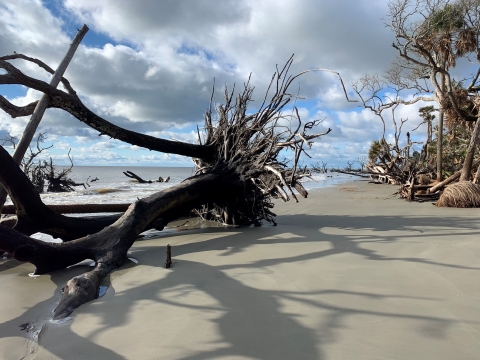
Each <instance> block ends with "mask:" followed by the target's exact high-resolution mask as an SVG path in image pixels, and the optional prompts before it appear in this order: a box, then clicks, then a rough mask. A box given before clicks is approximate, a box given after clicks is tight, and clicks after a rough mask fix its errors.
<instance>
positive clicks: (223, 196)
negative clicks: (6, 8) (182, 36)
mask: <svg viewBox="0 0 480 360" xmlns="http://www.w3.org/2000/svg"><path fill="white" fill-rule="evenodd" d="M292 63H293V56H292V57H291V58H290V59H289V60H288V61H287V64H286V65H285V66H284V68H283V69H281V70H280V71H277V73H275V74H274V76H273V77H272V80H271V84H270V87H269V91H270V90H271V92H273V94H272V95H270V93H267V95H266V96H265V98H264V102H263V103H262V104H261V105H260V108H259V109H258V111H257V113H254V114H249V113H248V111H247V107H248V104H249V103H250V102H251V101H252V91H253V88H252V87H250V85H249V82H247V83H246V84H244V88H243V91H242V92H240V93H239V94H238V96H235V94H234V92H233V91H232V92H230V93H229V92H228V90H227V89H225V104H224V105H220V106H218V107H217V108H216V109H215V110H216V111H217V115H218V117H217V118H218V120H216V121H214V120H212V107H213V95H212V98H211V104H210V109H209V110H207V113H206V115H205V127H204V137H203V140H202V138H201V137H200V136H199V143H200V145H192V144H187V143H182V142H178V141H169V140H162V139H157V138H154V137H151V136H146V135H143V134H138V133H134V132H131V131H127V130H124V129H122V128H119V127H117V126H115V125H112V124H110V123H108V122H106V121H105V120H104V119H102V118H100V117H98V116H97V115H95V114H94V113H93V112H91V111H90V110H89V109H88V108H86V107H85V106H84V105H83V104H82V102H81V101H80V100H79V98H78V97H77V96H76V94H75V93H74V91H73V89H71V88H70V90H68V91H69V93H65V92H63V91H60V90H57V89H55V88H52V87H51V86H49V85H48V84H46V83H44V82H42V81H39V80H36V79H33V78H30V77H28V76H25V75H24V74H22V73H21V72H19V71H18V70H17V69H16V68H15V67H13V66H12V65H11V64H9V63H7V62H5V61H2V60H1V59H0V68H3V69H5V70H6V71H7V73H6V74H3V75H0V84H1V83H3V84H7V83H11V84H22V85H25V86H28V87H31V88H33V89H37V90H39V91H43V92H44V93H46V94H48V95H50V96H51V106H54V107H59V108H62V109H64V110H66V111H68V112H69V113H71V114H73V115H74V116H75V117H77V118H78V119H79V120H81V121H83V122H85V123H86V124H87V125H89V126H91V127H93V128H95V129H97V130H99V131H101V133H102V134H108V135H110V136H111V137H113V138H116V139H120V140H124V141H126V142H128V143H130V144H132V145H139V146H142V147H146V148H149V149H152V150H158V151H163V152H167V153H174V154H179V155H185V156H191V157H192V160H193V161H194V163H195V165H196V167H197V171H196V175H195V176H193V177H191V178H188V179H186V180H185V181H183V182H182V183H181V184H179V185H176V186H173V187H170V188H168V189H165V190H163V191H160V192H158V193H156V194H154V195H151V196H149V197H147V198H145V199H142V200H139V201H137V202H135V203H134V204H132V205H131V206H130V207H129V208H128V210H127V211H126V212H125V213H124V214H123V215H122V216H121V217H120V218H118V217H117V219H118V220H116V219H115V220H116V221H115V222H114V223H113V221H114V220H112V219H111V218H106V217H104V218H101V219H100V220H98V219H93V220H92V219H81V218H80V219H78V218H67V217H64V216H62V215H59V214H56V213H54V212H53V211H52V210H51V209H48V207H47V206H45V205H44V204H43V203H42V202H41V199H40V196H39V194H38V193H37V192H36V191H35V189H34V188H33V185H32V184H31V183H30V182H29V181H28V179H27V178H26V176H25V174H23V172H22V171H21V170H20V169H19V167H18V166H17V165H16V164H15V162H14V161H13V160H12V158H11V157H10V156H9V155H8V153H7V152H6V151H5V150H4V149H3V148H1V147H0V165H1V167H2V171H1V172H0V182H1V183H3V184H4V186H5V187H6V189H7V190H8V192H9V194H10V196H11V198H12V200H13V202H14V205H15V208H16V214H17V217H18V222H17V224H16V225H15V228H14V229H13V230H12V229H9V228H6V227H3V226H0V250H3V251H8V252H10V253H12V254H13V256H14V257H15V258H16V259H18V260H21V261H29V262H31V263H32V264H34V265H35V266H36V268H37V269H36V273H37V274H44V273H47V272H51V271H55V270H60V269H63V268H65V267H66V266H69V265H72V264H75V263H77V262H79V261H82V260H84V259H93V260H94V261H95V264H96V267H95V269H94V270H92V271H90V272H88V273H86V274H83V275H81V276H77V277H75V278H74V279H72V280H70V281H69V282H68V283H67V285H66V286H65V290H64V293H63V297H62V300H61V302H60V304H59V305H58V307H57V309H56V310H55V315H54V318H56V319H60V318H63V317H65V316H68V315H69V314H70V313H71V311H72V310H73V309H74V308H76V307H78V306H79V305H81V304H83V303H85V302H87V301H90V300H92V299H94V298H95V296H96V294H97V289H98V285H99V283H100V281H101V279H102V278H103V277H104V276H106V275H107V274H108V273H109V272H111V271H112V270H114V269H116V268H117V267H119V266H121V264H122V263H123V262H124V260H125V258H126V254H127V251H128V249H129V248H130V247H131V246H132V244H133V242H134V241H135V239H136V238H137V236H138V234H140V233H141V232H142V231H144V230H146V229H148V228H151V227H153V228H155V229H158V230H161V229H163V227H164V226H165V225H166V224H168V222H170V221H171V220H173V219H177V218H179V217H182V216H184V215H185V214H188V213H190V212H191V211H192V210H194V211H196V212H197V213H198V214H199V215H200V216H202V217H209V218H211V219H213V220H216V221H220V222H224V223H227V224H234V225H242V224H255V225H260V224H261V222H262V221H263V220H265V221H268V222H270V223H273V224H275V216H276V215H275V214H274V213H273V212H272V211H271V209H272V208H273V203H272V201H271V199H272V197H281V198H283V199H284V200H288V199H289V198H290V196H291V197H292V198H293V199H295V200H297V197H296V195H295V193H294V191H293V189H296V190H297V191H298V192H299V193H300V194H301V195H302V196H305V197H306V196H307V192H306V191H305V189H304V188H303V187H302V185H301V184H300V182H298V180H299V179H300V178H301V177H302V176H303V175H302V174H299V173H298V172H297V165H298V161H299V158H300V155H301V154H302V153H305V149H304V146H305V147H311V146H312V143H313V140H314V139H316V138H318V137H320V136H323V135H326V134H328V133H329V132H330V131H331V129H328V130H327V131H324V132H321V133H314V134H309V132H310V130H311V129H313V128H315V127H316V126H317V125H318V124H319V123H320V120H314V121H309V122H306V123H302V121H301V119H300V116H299V114H298V111H297V109H296V108H294V109H295V114H296V115H292V116H291V120H292V123H295V121H297V123H298V125H297V126H296V128H293V127H292V128H291V129H289V128H285V127H283V126H282V127H281V131H279V128H278V126H277V122H278V121H279V120H280V119H284V118H285V115H284V112H283V108H284V106H285V105H286V104H287V103H288V102H289V101H290V99H291V98H292V95H290V94H289V92H287V89H288V87H289V86H290V85H291V83H292V82H293V81H294V80H295V79H296V78H297V77H298V76H299V75H301V74H302V73H300V74H298V75H297V76H287V73H288V69H289V67H290V66H291V64H292ZM212 94H213V93H212ZM267 96H270V100H269V101H267ZM5 101H6V100H5ZM5 101H1V99H0V107H1V108H3V109H6V111H7V110H8V111H11V110H12V107H11V106H10V105H9V103H8V101H7V104H6V105H5ZM23 109H25V108H23ZM23 109H20V111H24V110H23ZM18 111H19V110H18V108H17V109H15V108H13V112H12V113H10V114H11V115H12V114H13V115H15V114H16V113H17V112H18ZM13 115H12V116H13ZM302 125H303V126H302ZM202 142H203V144H202ZM285 150H287V151H288V150H290V151H291V154H294V156H293V161H292V162H291V165H292V166H291V167H289V165H288V161H287V160H279V159H278V158H279V154H282V156H283V154H284V153H285ZM282 151H283V152H282ZM281 152H282V153H281ZM297 201H298V200H297ZM16 230H19V231H21V232H23V234H20V233H19V232H17V231H16ZM36 231H41V232H45V233H50V234H56V235H57V236H58V235H60V236H61V237H62V238H63V239H64V240H65V239H68V240H71V241H69V242H66V243H62V244H52V243H44V242H41V241H37V240H35V239H32V238H29V237H28V236H25V235H24V234H27V235H28V234H31V233H32V232H36ZM88 234H90V235H88ZM54 236H55V235H54ZM73 239H74V240H73Z"/></svg>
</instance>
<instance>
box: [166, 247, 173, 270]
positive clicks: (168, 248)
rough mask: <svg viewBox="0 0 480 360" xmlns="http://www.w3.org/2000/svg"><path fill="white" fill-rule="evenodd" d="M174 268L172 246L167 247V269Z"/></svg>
mask: <svg viewBox="0 0 480 360" xmlns="http://www.w3.org/2000/svg"><path fill="white" fill-rule="evenodd" d="M170 266H172V247H171V246H170V244H168V245H167V260H166V261H165V267H166V268H167V269H168V268H169V267H170Z"/></svg>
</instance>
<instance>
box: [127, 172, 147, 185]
mask: <svg viewBox="0 0 480 360" xmlns="http://www.w3.org/2000/svg"><path fill="white" fill-rule="evenodd" d="M123 173H124V174H125V176H127V177H129V178H131V179H135V180H137V181H138V182H139V183H140V184H151V183H152V181H151V180H143V179H142V178H141V177H140V176H138V175H137V174H135V173H134V172H131V171H124V172H123Z"/></svg>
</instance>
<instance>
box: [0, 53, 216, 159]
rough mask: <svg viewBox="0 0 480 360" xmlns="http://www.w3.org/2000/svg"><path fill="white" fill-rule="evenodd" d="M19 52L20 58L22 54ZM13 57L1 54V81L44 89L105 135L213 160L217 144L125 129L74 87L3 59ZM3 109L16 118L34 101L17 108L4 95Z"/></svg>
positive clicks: (55, 105) (0, 98) (55, 103)
mask: <svg viewBox="0 0 480 360" xmlns="http://www.w3.org/2000/svg"><path fill="white" fill-rule="evenodd" d="M17 55H18V57H19V58H20V55H21V54H17ZM11 57H12V56H8V57H0V69H4V70H5V71H6V72H7V73H6V74H1V75H0V84H17V85H24V86H26V87H28V88H31V89H35V90H38V91H41V92H43V93H45V94H47V95H49V96H50V104H49V105H48V107H49V108H58V109H62V110H65V111H67V112H68V113H70V114H72V115H73V116H74V117H75V118H77V119H78V120H79V121H81V122H83V123H85V124H86V125H88V126H90V127H91V128H93V129H95V130H97V131H99V132H100V134H102V135H108V136H110V137H111V138H113V139H117V140H121V141H124V142H126V143H129V144H132V145H137V146H140V147H143V148H146V149H149V150H154V151H159V152H165V153H170V154H177V155H182V156H188V157H192V158H203V159H213V157H214V152H215V147H214V146H212V145H198V144H190V143H184V142H181V141H174V140H165V139H159V138H156V137H153V136H149V135H144V134H141V133H137V132H134V131H130V130H126V129H122V128H121V127H119V126H117V125H114V124H112V123H110V122H108V121H106V120H105V119H103V118H102V117H100V116H98V115H96V114H95V113H94V112H92V111H91V110H90V109H88V108H87V107H86V106H85V105H84V104H83V103H82V101H81V100H80V98H79V97H78V96H77V94H76V93H75V91H74V90H73V89H70V90H69V92H68V93H66V92H65V91H62V90H59V89H56V88H54V87H52V86H50V85H49V84H47V83H46V82H44V81H41V80H37V79H34V78H32V77H30V76H27V75H25V74H23V73H22V72H21V71H20V70H18V69H17V68H16V67H14V66H13V65H12V64H10V63H8V62H7V61H5V60H4V59H5V58H11ZM0 108H1V109H2V110H4V111H5V112H6V113H8V114H9V115H10V116H11V117H13V118H15V117H17V116H26V115H31V112H30V111H32V112H33V110H32V108H33V106H32V104H28V105H25V106H23V107H18V106H15V105H13V104H11V103H10V102H9V101H8V100H7V99H5V98H4V97H3V96H1V95H0Z"/></svg>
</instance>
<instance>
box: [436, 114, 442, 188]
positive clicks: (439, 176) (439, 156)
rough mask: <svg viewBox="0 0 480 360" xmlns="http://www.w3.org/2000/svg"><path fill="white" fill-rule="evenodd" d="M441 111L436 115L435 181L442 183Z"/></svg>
mask: <svg viewBox="0 0 480 360" xmlns="http://www.w3.org/2000/svg"><path fill="white" fill-rule="evenodd" d="M442 155H443V110H442V109H440V112H439V114H438V136H437V181H442V178H443V175H442V172H443V164H442Z"/></svg>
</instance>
